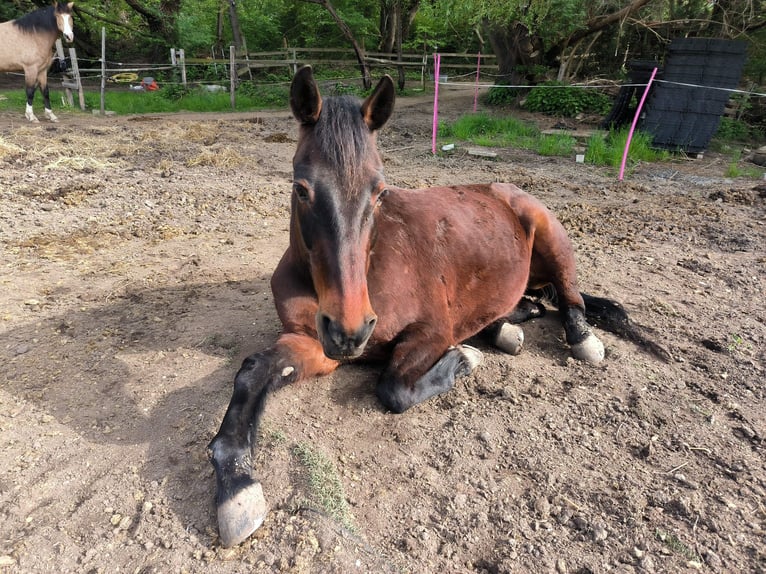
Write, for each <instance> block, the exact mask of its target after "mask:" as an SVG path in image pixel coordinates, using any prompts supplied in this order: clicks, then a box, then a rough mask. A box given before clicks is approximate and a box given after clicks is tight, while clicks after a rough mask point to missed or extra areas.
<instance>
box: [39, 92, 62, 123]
mask: <svg viewBox="0 0 766 574" xmlns="http://www.w3.org/2000/svg"><path fill="white" fill-rule="evenodd" d="M40 89H41V91H42V93H43V105H44V109H45V117H46V118H48V119H49V120H50V121H52V122H57V121H59V119H58V118H57V117H56V115H55V114H54V113H53V109H51V95H50V90H49V89H48V84H47V83H46V84H45V85H42V84H41V88H40Z"/></svg>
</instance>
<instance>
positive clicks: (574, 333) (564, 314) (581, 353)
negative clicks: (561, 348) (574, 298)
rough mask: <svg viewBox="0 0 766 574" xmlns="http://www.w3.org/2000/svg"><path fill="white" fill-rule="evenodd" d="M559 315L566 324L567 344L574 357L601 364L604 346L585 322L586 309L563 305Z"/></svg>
mask: <svg viewBox="0 0 766 574" xmlns="http://www.w3.org/2000/svg"><path fill="white" fill-rule="evenodd" d="M559 313H561V320H562V322H563V323H564V333H565V334H566V339H567V343H568V344H569V346H570V347H571V349H572V356H573V357H574V358H575V359H580V360H581V361H587V362H588V363H593V364H597V363H600V362H601V361H602V359H603V358H604V344H603V343H602V342H601V341H600V340H599V338H598V337H596V335H594V334H593V331H592V330H591V328H590V325H588V322H587V321H586V320H585V307H584V306H582V307H581V306H579V305H567V304H563V303H562V304H560V307H559Z"/></svg>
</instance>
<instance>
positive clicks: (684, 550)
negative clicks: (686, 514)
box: [654, 529, 702, 563]
mask: <svg viewBox="0 0 766 574" xmlns="http://www.w3.org/2000/svg"><path fill="white" fill-rule="evenodd" d="M654 535H655V536H656V537H657V540H659V541H660V542H662V543H663V544H664V545H665V546H667V547H668V548H669V549H670V550H672V551H673V552H675V553H676V554H680V555H681V556H683V557H684V558H686V559H687V560H689V561H693V562H700V563H701V562H702V559H701V558H700V557H699V555H698V554H697V553H696V552H695V551H694V550H692V549H691V548H689V547H688V546H687V545H686V544H684V543H683V542H682V541H681V540H680V539H679V538H678V537H677V536H676V535H675V534H673V533H671V532H665V531H664V530H660V529H657V530H656V531H655V533H654Z"/></svg>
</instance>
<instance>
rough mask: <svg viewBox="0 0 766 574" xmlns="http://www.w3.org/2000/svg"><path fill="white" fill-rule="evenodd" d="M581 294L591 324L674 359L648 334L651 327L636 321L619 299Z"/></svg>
mask: <svg viewBox="0 0 766 574" xmlns="http://www.w3.org/2000/svg"><path fill="white" fill-rule="evenodd" d="M581 295H582V298H583V300H584V301H585V318H586V319H587V320H588V322H589V323H590V324H591V325H594V326H595V327H598V328H599V329H603V330H604V331H609V332H610V333H614V334H615V335H617V336H619V337H621V338H623V339H625V340H628V341H631V342H633V343H635V344H636V345H637V346H638V347H639V348H641V349H642V350H644V351H645V352H647V353H649V354H651V355H654V356H655V357H657V358H658V359H661V360H662V361H665V362H666V363H669V362H670V361H671V360H672V358H673V357H672V356H671V354H670V353H669V352H668V351H667V350H666V349H665V348H663V347H662V346H660V345H659V344H657V343H655V342H654V341H652V340H651V339H649V338H648V337H647V336H646V334H645V333H646V332H647V331H650V330H651V329H649V328H647V327H643V326H641V325H639V324H637V323H634V322H633V321H632V320H631V319H630V317H629V316H628V312H627V311H626V310H625V307H623V306H622V305H620V304H619V303H618V302H617V301H613V300H612V299H606V298H605V297H595V296H593V295H588V294H587V293H581Z"/></svg>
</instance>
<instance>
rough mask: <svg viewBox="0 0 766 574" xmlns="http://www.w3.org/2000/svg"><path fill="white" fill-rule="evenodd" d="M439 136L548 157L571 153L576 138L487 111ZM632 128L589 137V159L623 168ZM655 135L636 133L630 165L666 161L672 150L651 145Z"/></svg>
mask: <svg viewBox="0 0 766 574" xmlns="http://www.w3.org/2000/svg"><path fill="white" fill-rule="evenodd" d="M439 137H440V138H442V139H450V138H452V139H457V140H462V141H467V142H470V143H473V144H475V145H479V146H487V147H513V148H517V149H527V150H532V151H535V152H537V153H539V154H540V155H545V156H562V157H567V156H571V155H572V154H573V153H574V150H575V145H576V143H577V142H576V140H575V138H574V137H572V136H570V135H567V134H555V135H548V134H542V133H540V130H538V129H537V127H535V126H534V125H532V124H530V123H526V122H522V121H520V120H517V119H515V118H512V117H502V116H495V115H490V114H487V113H479V114H471V115H466V116H463V117H461V118H459V119H458V120H457V121H455V122H454V123H451V124H440V126H439ZM627 137H628V130H627V129H626V130H621V131H618V132H610V133H603V132H599V133H596V134H594V135H593V136H591V137H590V138H589V139H588V142H587V151H586V152H585V161H586V162H588V163H591V164H594V165H605V166H611V167H615V168H616V167H619V165H620V163H621V162H622V154H623V151H624V149H625V141H626V139H627ZM651 143H652V139H651V136H650V135H648V134H645V133H641V132H635V133H634V134H633V139H632V141H631V146H630V153H629V154H628V159H629V164H628V165H629V167H630V166H631V165H635V164H637V163H640V162H652V161H663V160H666V159H669V158H670V152H667V151H661V150H656V149H653V148H652V147H651Z"/></svg>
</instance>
